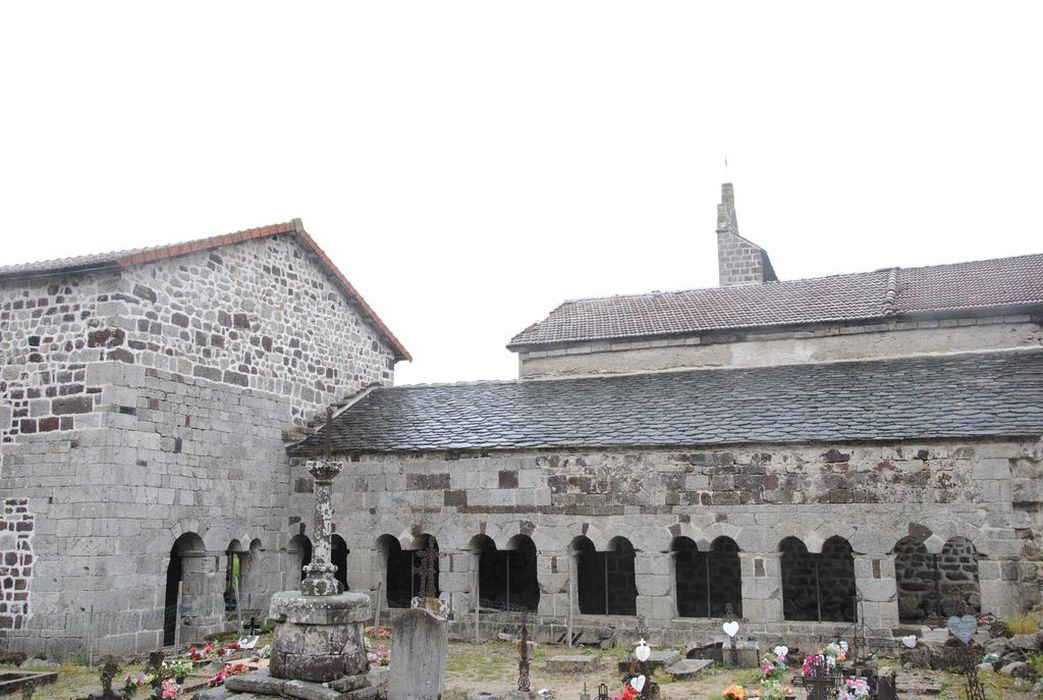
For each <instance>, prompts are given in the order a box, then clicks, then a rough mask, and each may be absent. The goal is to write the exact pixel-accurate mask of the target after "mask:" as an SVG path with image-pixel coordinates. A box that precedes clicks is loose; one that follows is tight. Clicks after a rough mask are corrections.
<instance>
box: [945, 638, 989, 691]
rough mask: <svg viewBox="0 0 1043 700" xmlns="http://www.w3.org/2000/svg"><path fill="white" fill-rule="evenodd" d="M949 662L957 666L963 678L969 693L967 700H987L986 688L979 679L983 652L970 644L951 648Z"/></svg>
mask: <svg viewBox="0 0 1043 700" xmlns="http://www.w3.org/2000/svg"><path fill="white" fill-rule="evenodd" d="M950 648H951V649H952V650H951V651H950V652H949V654H948V656H949V660H950V662H951V663H952V664H953V665H955V666H956V667H957V668H958V669H959V671H960V674H961V675H962V676H963V682H964V686H965V690H966V693H967V700H985V688H984V687H983V686H982V684H981V679H980V678H978V662H979V661H980V660H981V650H980V649H979V648H977V647H972V646H970V645H969V644H968V645H966V646H960V647H950Z"/></svg>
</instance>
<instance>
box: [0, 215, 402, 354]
mask: <svg viewBox="0 0 1043 700" xmlns="http://www.w3.org/2000/svg"><path fill="white" fill-rule="evenodd" d="M280 234H286V235H291V236H293V237H294V238H295V239H296V240H297V242H298V243H300V245H301V247H302V248H304V249H305V250H306V251H307V252H308V253H310V254H311V255H312V256H314V258H315V259H316V262H317V264H318V265H319V266H320V267H321V268H323V269H324V270H326V272H327V273H328V274H329V276H330V277H331V278H332V279H333V281H334V282H335V283H336V284H337V285H338V286H339V287H340V288H341V290H342V291H343V292H344V293H345V294H346V295H347V297H348V299H350V300H351V302H352V303H353V304H355V305H356V306H357V307H358V309H359V311H360V313H361V314H362V315H363V317H364V318H366V319H368V320H369V321H370V323H371V324H372V325H373V326H374V329H375V330H376V331H377V332H378V333H379V334H381V335H382V336H384V338H385V339H386V340H387V342H388V344H389V345H390V346H391V348H392V350H393V351H394V353H395V358H396V359H398V360H412V359H413V358H412V356H411V355H410V354H409V351H408V350H406V348H405V346H404V345H402V343H401V341H399V339H398V338H396V337H395V334H394V333H392V332H391V330H390V329H389V328H388V327H387V326H386V325H384V322H383V321H381V320H380V317H379V316H377V314H376V312H375V311H373V309H372V308H371V307H370V306H369V304H367V303H366V300H365V299H363V298H362V295H361V294H359V292H358V290H357V289H355V287H354V286H352V284H351V282H349V281H348V279H347V278H346V277H345V276H344V274H343V273H342V272H341V271H340V270H339V269H337V266H336V265H334V264H333V261H332V260H330V259H329V257H328V256H327V255H326V252H325V251H324V250H323V249H322V248H320V247H319V244H318V243H316V242H315V239H313V238H312V237H311V236H309V235H308V232H307V231H305V230H304V224H303V223H302V222H301V220H300V219H294V220H293V221H288V222H286V223H282V224H272V225H270V226H260V227H258V228H251V229H246V230H243V231H236V232H235V233H227V234H224V235H220V236H211V237H210V238H199V239H196V240H193V241H187V242H185V243H174V244H171V245H161V246H154V247H151V248H135V249H133V250H122V251H114V252H110V253H96V254H93V255H80V256H77V257H72V258H59V259H56V260H44V261H41V262H31V263H20V264H16V265H3V266H0V280H2V279H18V278H24V277H37V276H41V275H53V274H59V273H77V272H90V271H101V270H123V269H126V268H128V267H132V266H134V265H141V264H144V263H150V262H155V261H158V260H166V259H168V258H175V257H178V256H181V255H188V254H189V253H197V252H200V251H204V250H212V249H214V248H221V247H223V246H228V245H234V244H236V243H242V242H244V241H249V240H253V239H256V238H267V237H269V236H276V235H280Z"/></svg>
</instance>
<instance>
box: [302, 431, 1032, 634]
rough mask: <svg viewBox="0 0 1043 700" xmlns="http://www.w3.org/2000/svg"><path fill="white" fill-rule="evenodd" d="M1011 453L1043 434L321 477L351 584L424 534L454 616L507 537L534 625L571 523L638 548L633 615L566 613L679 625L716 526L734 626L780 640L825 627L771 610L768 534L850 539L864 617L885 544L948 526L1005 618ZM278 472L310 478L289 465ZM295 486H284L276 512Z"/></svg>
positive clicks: (936, 537) (405, 463)
mask: <svg viewBox="0 0 1043 700" xmlns="http://www.w3.org/2000/svg"><path fill="white" fill-rule="evenodd" d="M1015 464H1020V465H1023V466H1022V469H1023V470H1027V469H1028V465H1029V464H1032V465H1035V467H1037V468H1038V467H1039V466H1040V465H1041V464H1043V443H1041V442H1040V441H1038V440H1037V441H1028V442H1004V441H989V442H968V443H957V442H943V441H937V442H927V443H924V444H916V445H900V446H870V445H834V446H781V447H780V446H744V447H738V448H735V449H729V450H713V449H692V450H676V449H674V450H666V449H662V450H646V451H633V450H613V451H531V452H509V453H493V454H490V455H486V456H481V455H475V454H466V453H464V454H454V453H450V454H444V453H440V454H420V453H417V454H408V455H407V454H395V455H359V456H356V457H353V458H351V459H350V460H348V461H347V463H346V464H345V469H344V471H343V473H342V474H341V476H340V477H338V479H337V481H336V482H335V484H334V489H335V494H334V505H335V509H336V516H335V519H336V523H337V532H339V533H342V534H343V535H344V537H345V539H346V540H347V543H348V547H349V549H350V550H351V554H350V555H349V557H348V580H349V583H350V585H351V587H352V589H353V590H364V591H371V592H376V591H377V590H378V586H381V587H382V586H383V560H382V557H381V555H380V550H379V548H378V547H377V546H376V540H377V538H378V536H380V535H385V534H386V535H391V536H393V537H395V538H398V540H399V541H400V542H401V543H402V546H403V548H405V549H408V548H410V547H411V546H412V543H413V542H414V541H415V539H416V537H417V536H418V535H419V534H421V533H428V534H431V535H433V536H435V537H436V538H437V540H438V544H439V548H440V552H441V557H442V561H441V571H442V578H441V589H442V592H443V594H442V595H443V598H445V599H446V600H448V601H449V602H450V604H451V606H452V607H453V608H454V609H455V610H456V611H457V613H459V614H460V615H464V617H462V618H461V619H466V620H468V621H469V620H470V619H471V618H470V617H467V616H466V615H465V613H467V611H468V610H470V608H471V606H472V601H471V599H470V592H471V590H472V587H473V580H474V566H475V556H474V554H473V553H472V552H471V551H470V549H469V543H470V542H471V541H472V538H474V536H475V535H477V534H480V533H484V534H485V535H487V536H489V537H491V538H492V539H493V540H494V542H495V543H496V546H497V548H498V549H503V548H505V547H507V546H508V542H509V540H510V538H511V537H513V536H514V535H517V534H526V535H529V536H530V537H531V538H532V539H533V541H534V542H535V544H536V548H537V552H538V554H537V567H538V577H539V583H540V588H541V596H540V604H539V613H540V620H541V622H542V623H545V624H547V623H556V624H564V623H565V621H566V618H567V614H568V611H569V608H570V602H569V597H570V593H569V587H570V585H572V586H573V588H572V594H571V595H575V586H574V584H575V582H574V576H575V574H574V569H573V568H572V567H573V565H572V560H571V555H570V545H571V544H572V542H573V540H574V539H575V538H577V537H579V536H581V535H582V536H585V537H587V538H589V539H590V540H591V541H592V542H593V543H594V545H595V547H596V548H597V549H598V550H600V551H605V550H606V549H608V548H609V543H610V541H611V540H612V538H613V537H616V536H622V537H626V538H627V539H628V540H629V541H630V543H631V544H632V545H633V546H634V548H635V550H636V561H635V568H636V584H637V593H638V595H637V616H612V617H609V618H604V617H601V616H582V615H578V616H577V618H576V620H577V622H576V624H577V625H583V624H587V625H591V626H594V627H597V626H599V625H601V626H604V625H617V626H620V627H622V628H625V627H627V626H628V625H629V626H636V625H637V624H638V620H639V619H640V620H644V621H646V623H651V622H652V621H654V623H655V624H654V625H653V626H662V627H666V628H668V629H672V630H675V631H678V632H679V633H681V632H683V631H684V630H686V629H688V630H690V629H693V628H695V627H697V626H698V625H699V624H700V622H699V621H697V620H693V619H691V618H685V619H681V618H678V617H677V601H676V599H675V581H674V576H673V564H672V557H671V554H670V552H671V549H672V543H673V541H674V538H677V537H688V538H690V539H691V540H693V541H694V542H696V543H697V544H698V546H699V548H700V550H702V551H706V550H708V549H709V547H710V545H711V543H712V542H713V540H714V539H716V538H717V537H720V536H727V537H730V538H732V539H733V540H734V541H735V542H736V543H737V545H738V547H739V549H740V553H739V558H740V564H741V571H742V584H741V586H742V612H743V615H744V616H745V617H746V618H748V619H749V621H750V622H749V624H748V625H747V626H746V629H747V630H748V631H750V632H759V633H762V634H767V635H779V636H782V635H791V636H792V635H799V634H801V633H808V634H821V633H822V630H823V629H824V627H823V625H825V624H826V623H817V622H796V621H786V620H784V618H783V606H782V597H781V596H782V591H781V578H780V552H779V546H780V543H781V541H782V540H783V539H785V538H786V537H790V536H792V537H796V538H798V539H800V541H801V542H803V543H804V545H805V546H806V547H807V549H808V551H810V552H811V553H813V554H817V553H820V552H822V550H823V545H824V543H826V541H827V540H828V539H829V538H831V537H834V536H838V537H841V538H843V539H844V540H846V541H847V542H848V543H849V544H850V546H851V548H852V550H853V559H854V575H855V580H856V582H857V586H858V588H859V590H860V591H861V592H862V593H863V595H864V597H865V602H864V604H863V611H862V614H864V616H865V618H866V621H867V623H868V624H869V625H870V626H871V627H874V628H877V629H881V628H892V627H894V626H896V625H897V624H898V605H897V591H896V583H895V565H894V554H893V550H894V548H895V545H896V543H897V542H898V541H899V540H901V539H902V538H903V537H905V536H907V535H909V534H910V533H911V532H914V533H916V534H918V535H919V536H921V537H922V539H923V540H924V542H925V545H926V547H927V548H928V549H930V550H931V551H940V550H941V547H942V545H943V544H944V542H946V541H947V540H949V539H951V538H953V537H958V536H959V537H965V538H967V539H968V540H969V541H971V542H973V544H974V546H975V547H976V548H977V551H978V554H979V557H980V561H979V572H980V589H981V600H982V607H983V609H985V610H990V611H993V612H996V613H997V614H1006V613H1008V612H1010V611H1011V610H1013V609H1015V608H1017V607H1019V606H1020V605H1024V604H1026V602H1027V601H1031V600H1034V599H1035V598H1036V597H1037V595H1038V582H1037V581H1036V580H1035V566H1034V564H1032V563H1031V562H1027V561H1023V560H1022V557H1023V556H1025V555H1026V553H1031V552H1033V551H1035V547H1036V546H1037V545H1038V543H1039V538H1040V536H1041V534H1043V532H1041V531H1040V528H1039V525H1038V523H1037V522H1036V521H1035V516H1034V514H1033V512H1034V510H1035V509H1036V508H1037V507H1038V504H1034V503H1029V502H1028V501H1025V500H1022V501H1017V502H1015V500H1014V498H1013V497H1012V496H1013V494H1014V493H1015V492H1016V490H1017V488H1018V486H1017V484H1018V482H1019V481H1021V479H1019V478H1018V477H1016V476H1015V475H1014V471H1013V465H1015ZM504 475H506V476H507V478H504ZM292 476H293V477H294V478H298V479H299V478H306V473H305V472H304V470H303V467H302V466H301V465H295V466H294V467H293V473H292ZM301 491H306V489H301ZM308 498H310V495H309V494H307V493H298V494H294V496H293V497H292V498H291V502H290V512H301V510H302V509H304V508H305V507H306V505H307V503H308ZM570 578H571V579H572V581H573V583H572V584H570ZM840 583H842V584H843V585H844V586H845V587H846V586H847V585H848V583H846V582H840ZM574 604H575V600H574V599H573V606H574ZM462 624H463V623H462ZM703 624H704V626H705V625H706V624H708V623H706V621H703ZM837 624H841V623H837ZM714 626H715V625H709V627H708V629H710V630H711V631H712V630H713V628H714ZM841 626H842V625H841Z"/></svg>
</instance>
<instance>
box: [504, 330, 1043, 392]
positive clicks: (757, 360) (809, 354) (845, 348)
mask: <svg viewBox="0 0 1043 700" xmlns="http://www.w3.org/2000/svg"><path fill="white" fill-rule="evenodd" d="M1039 346H1043V317H1040V316H1038V315H1036V316H1032V315H1024V314H1023V315H1016V316H995V317H983V318H961V319H933V320H919V321H909V320H907V321H898V320H892V321H887V322H882V323H871V324H865V325H856V324H823V325H820V326H816V327H813V328H800V329H778V330H776V331H773V332H765V331H764V330H755V331H743V330H736V331H733V332H726V333H703V334H692V335H688V336H685V337H682V338H658V339H645V340H615V341H610V340H605V341H595V342H589V343H578V344H573V345H570V346H566V347H560V348H552V349H551V348H548V349H541V350H528V351H523V352H520V353H519V354H518V366H519V377H521V378H522V379H543V378H548V377H564V376H583V375H592V374H619V373H626V372H647V371H658V370H666V369H679V368H703V367H770V366H775V365H792V364H805V363H812V362H831V361H844V360H868V359H882V358H890V357H908V356H910V355H922V354H934V353H955V352H973V351H975V350H1000V349H1004V348H1018V347H1039Z"/></svg>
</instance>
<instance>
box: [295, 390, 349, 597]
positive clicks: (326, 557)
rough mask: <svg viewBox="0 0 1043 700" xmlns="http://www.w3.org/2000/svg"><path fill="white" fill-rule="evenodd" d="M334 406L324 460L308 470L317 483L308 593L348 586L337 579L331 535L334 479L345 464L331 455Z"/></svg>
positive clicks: (339, 590)
mask: <svg viewBox="0 0 1043 700" xmlns="http://www.w3.org/2000/svg"><path fill="white" fill-rule="evenodd" d="M332 428H333V410H332V409H329V410H328V411H327V412H326V449H325V456H324V458H323V459H321V460H314V461H311V462H308V473H309V474H311V475H312V477H313V478H314V484H315V537H314V539H315V544H314V549H313V550H312V559H311V564H308V566H306V567H304V573H305V577H304V580H303V581H301V593H303V594H304V595H323V596H324V595H338V594H340V593H343V592H344V587H343V586H342V585H341V583H340V581H338V580H337V579H336V577H335V576H334V573H335V572H336V571H337V567H336V566H334V565H333V562H332V561H331V560H332V546H331V544H330V537H331V536H332V535H333V503H332V496H333V479H334V477H336V476H337V474H340V470H341V464H340V462H339V461H337V460H334V459H332V458H331V452H332V450H331V442H330V441H331V434H332Z"/></svg>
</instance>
